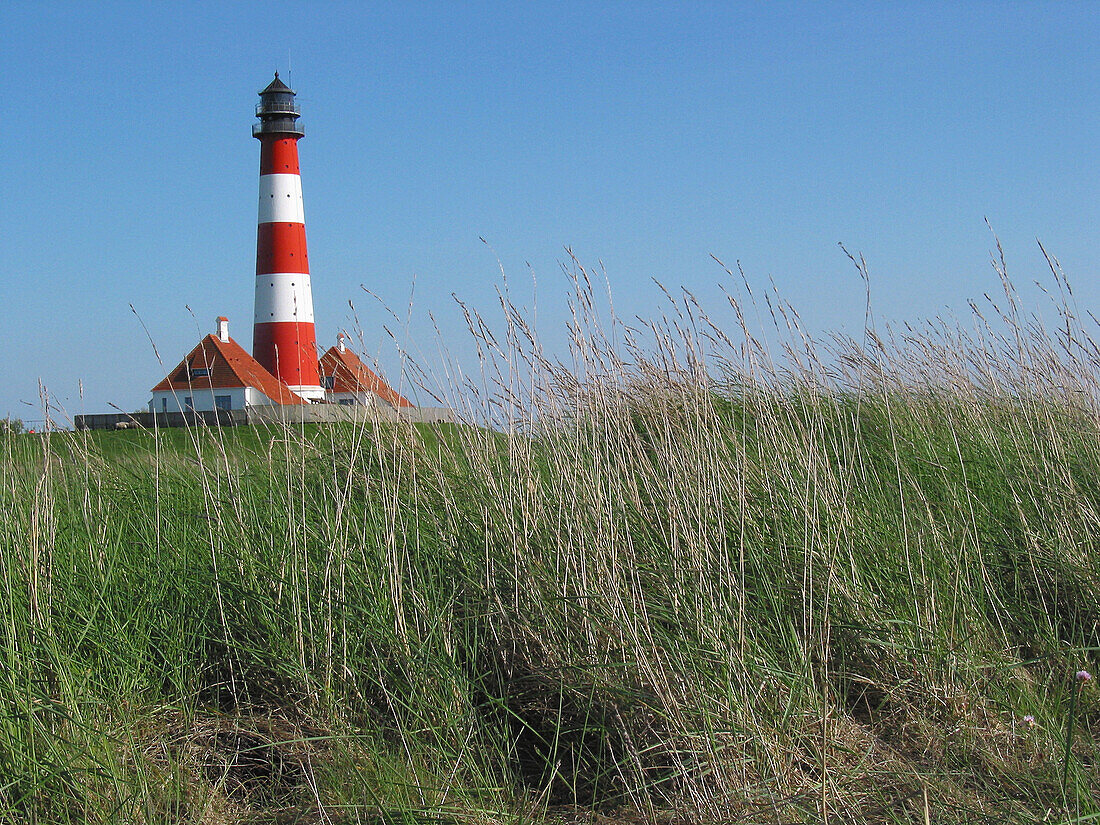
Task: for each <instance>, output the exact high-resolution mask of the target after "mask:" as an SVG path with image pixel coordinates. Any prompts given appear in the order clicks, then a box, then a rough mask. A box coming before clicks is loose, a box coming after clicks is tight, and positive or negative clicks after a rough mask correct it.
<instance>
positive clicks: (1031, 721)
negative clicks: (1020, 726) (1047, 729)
mask: <svg viewBox="0 0 1100 825" xmlns="http://www.w3.org/2000/svg"><path fill="white" fill-rule="evenodd" d="M1024 724H1025V725H1027V726H1028V727H1029V728H1033V727H1035V717H1034V716H1032V715H1031V714H1030V713H1029V714H1028V715H1027V716H1025V717H1024Z"/></svg>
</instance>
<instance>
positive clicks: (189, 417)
mask: <svg viewBox="0 0 1100 825" xmlns="http://www.w3.org/2000/svg"><path fill="white" fill-rule="evenodd" d="M247 423H248V415H247V413H246V412H245V411H244V410H202V411H198V412H196V411H194V410H189V411H187V412H158V413H151V412H135V413H99V414H96V415H78V416H76V418H75V419H74V421H73V424H74V426H75V427H76V428H77V429H78V430H130V429H140V430H151V429H153V428H154V427H194V426H196V425H202V426H206V427H238V426H240V425H241V424H247Z"/></svg>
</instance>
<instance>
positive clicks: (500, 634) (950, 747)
mask: <svg viewBox="0 0 1100 825" xmlns="http://www.w3.org/2000/svg"><path fill="white" fill-rule="evenodd" d="M586 279H587V275H586V274H585V273H584V271H583V270H578V284H579V288H578V291H577V296H576V310H577V313H576V316H577V321H576V324H575V326H574V327H573V328H572V341H573V347H574V350H573V353H572V354H573V361H572V362H571V363H569V364H566V365H563V364H560V363H556V362H551V361H548V360H546V359H545V358H543V357H542V355H541V350H540V348H539V345H538V341H537V340H536V339H535V337H534V336H533V335H532V334H531V333H530V332H529V331H528V330H527V328H526V326H525V325H524V319H523V318H522V316H521V315H520V314H519V313H518V312H516V311H515V310H514V309H512V308H510V307H505V309H506V311H507V321H506V323H505V324H504V326H505V330H504V331H502V332H501V333H499V334H498V335H496V336H494V335H493V334H491V333H490V332H489V331H488V328H487V326H486V325H484V324H483V323H482V322H481V319H479V318H478V317H477V316H476V315H471V316H470V320H471V330H472V333H473V339H472V343H473V344H474V345H476V346H477V347H478V348H479V350H480V351H481V352H482V354H483V359H484V361H483V363H484V367H485V369H484V375H485V376H486V377H485V379H484V380H481V379H479V380H478V381H477V382H464V381H462V380H460V379H456V380H455V382H454V383H455V386H454V387H453V388H452V392H453V393H454V396H455V402H456V404H457V403H459V401H458V399H462V401H461V404H462V405H464V407H463V409H464V412H465V413H466V414H467V416H468V418H469V419H470V421H471V422H472V423H471V424H468V425H459V426H442V427H434V428H429V427H407V426H379V427H370V426H366V425H364V426H359V427H356V426H347V427H317V428H311V427H307V428H301V427H298V428H294V427H289V428H283V429H280V428H272V429H263V428H241V429H236V430H205V429H199V430H192V431H184V430H174V431H164V432H159V433H156V432H149V431H143V432H138V431H128V432H118V433H94V434H83V433H55V434H53V435H51V436H49V437H48V438H43V437H35V436H6V437H3V440H0V450H2V451H3V456H4V459H3V469H2V475H0V508H2V511H0V512H2V518H0V536H2V541H3V548H4V551H3V553H2V555H0V581H2V588H0V597H2V601H0V657H3V658H2V667H0V821H2V822H11V823H24V822H39V823H46V822H50V823H53V822H97V823H98V822H139V823H169V822H171V823H180V822H188V823H243V822H336V823H342V822H372V823H382V822H386V823H396V822H463V823H465V822H486V823H488V822H515V823H519V822H532V823H534V822H542V821H544V820H546V821H554V822H574V821H575V822H601V823H609V822H630V823H633V822H661V823H681V822H682V823H694V822H699V823H717V822H730V821H743V822H760V823H791V822H822V821H832V822H936V823H941V822H978V821H988V822H1034V821H1038V820H1042V819H1045V820H1046V821H1058V822H1067V821H1071V822H1072V821H1077V822H1087V821H1093V820H1094V819H1096V818H1097V817H1100V759H1098V753H1097V747H1096V743H1097V737H1098V736H1100V692H1098V690H1097V687H1096V682H1095V681H1087V680H1084V679H1082V680H1078V679H1077V678H1076V677H1075V674H1076V673H1077V672H1078V671H1081V670H1084V671H1088V672H1089V673H1091V674H1095V673H1096V672H1097V666H1098V664H1100V549H1098V544H1097V538H1096V536H1097V534H1098V527H1100V383H1098V381H1097V378H1098V377H1100V351H1098V350H1097V348H1096V347H1095V346H1094V345H1093V344H1092V342H1091V339H1089V337H1088V335H1087V331H1086V330H1085V329H1084V328H1083V325H1082V324H1081V323H1079V321H1078V319H1077V317H1076V315H1075V313H1074V312H1073V311H1072V310H1071V303H1070V302H1066V303H1064V304H1063V305H1062V307H1061V316H1060V318H1061V323H1062V328H1061V329H1055V330H1052V331H1047V330H1045V329H1044V328H1043V327H1042V326H1041V325H1040V324H1039V323H1038V322H1037V321H1034V320H1029V319H1021V318H1020V317H1018V315H1017V313H1016V310H1015V308H1014V307H1015V296H1014V294H1013V293H1012V292H1011V289H1010V288H1006V294H1005V301H1004V302H1002V303H1004V304H1005V306H1006V307H1007V309H1005V311H1004V312H1000V313H998V312H997V311H996V310H995V308H991V310H990V312H988V313H985V314H984V315H983V314H982V312H979V311H977V310H976V311H975V314H974V316H973V317H972V318H971V319H969V320H968V321H967V325H966V326H965V327H963V326H958V325H956V326H950V325H947V324H943V323H939V322H935V323H931V324H929V325H927V326H926V327H925V328H924V329H923V330H918V331H913V330H904V331H902V332H899V333H898V334H897V335H896V336H892V337H891V336H888V335H886V334H885V333H884V334H883V336H882V337H881V338H880V337H878V336H876V335H875V333H874V330H873V329H869V330H868V334H867V337H866V340H865V341H863V342H852V341H844V340H833V341H826V342H819V341H812V340H810V339H809V338H808V337H805V336H803V335H802V334H801V332H800V325H799V321H798V319H797V316H795V315H794V314H793V312H791V311H790V309H789V308H788V307H785V306H783V305H782V304H781V303H777V302H769V306H770V308H771V309H772V311H773V317H774V318H775V320H776V329H777V330H781V331H783V332H784V337H783V340H784V341H786V343H785V344H783V343H781V344H778V345H775V346H776V352H775V353H774V356H773V353H772V352H771V351H769V349H768V348H767V347H765V346H764V345H762V344H761V343H759V342H758V341H757V340H756V339H755V338H753V337H752V336H750V335H749V334H748V332H747V331H746V330H747V325H746V324H742V323H741V322H739V321H738V320H737V319H739V318H740V317H741V314H742V311H743V309H742V307H741V306H740V305H739V304H738V303H737V302H736V301H734V300H731V306H729V307H726V308H724V311H723V314H724V316H726V317H731V318H733V319H735V320H734V323H733V326H734V328H735V329H737V330H738V334H737V335H736V336H735V335H733V334H732V332H730V331H729V330H728V329H727V330H723V329H720V328H719V327H718V325H716V324H714V323H712V322H711V321H710V320H709V319H708V317H707V315H706V314H705V313H704V312H703V311H702V310H701V309H700V308H699V307H698V306H697V305H696V304H695V303H694V301H693V300H692V299H691V298H690V296H686V297H685V298H684V299H682V300H675V301H672V300H670V303H669V310H668V312H667V314H666V315H667V317H666V319H665V320H663V321H660V322H655V323H653V324H652V325H650V326H648V327H640V328H638V329H635V330H626V329H625V328H622V327H619V326H617V325H615V324H612V325H611V327H610V329H605V328H604V327H602V326H601V325H600V324H599V323H597V321H596V315H597V313H596V310H595V309H594V308H593V305H592V301H591V290H590V289H589V288H588V286H587V284H586ZM1059 283H1061V281H1059ZM613 340H615V341H616V342H617V343H615V344H613V343H612V341H613ZM773 359H774V360H773ZM780 365H781V366H780ZM489 423H491V424H492V426H491V427H489V426H474V424H478V425H485V424H489Z"/></svg>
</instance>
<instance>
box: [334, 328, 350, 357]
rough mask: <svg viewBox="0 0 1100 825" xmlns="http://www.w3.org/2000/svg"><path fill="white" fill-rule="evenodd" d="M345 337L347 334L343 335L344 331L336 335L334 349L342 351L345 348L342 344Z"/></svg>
mask: <svg viewBox="0 0 1100 825" xmlns="http://www.w3.org/2000/svg"><path fill="white" fill-rule="evenodd" d="M347 337H348V336H346V335H344V333H342V332H341V333H340V334H339V335H337V336H336V349H338V350H340V352H343V351H344V350H346V349H347V346H345V344H344V341H345V340H346V339H347Z"/></svg>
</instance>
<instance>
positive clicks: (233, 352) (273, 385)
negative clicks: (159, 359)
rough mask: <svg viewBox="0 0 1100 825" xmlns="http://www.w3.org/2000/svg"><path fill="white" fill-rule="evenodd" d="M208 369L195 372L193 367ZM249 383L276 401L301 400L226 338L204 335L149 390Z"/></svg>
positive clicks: (289, 402)
mask: <svg viewBox="0 0 1100 825" xmlns="http://www.w3.org/2000/svg"><path fill="white" fill-rule="evenodd" d="M203 369H205V370H209V371H210V374H209V375H205V376H203V375H195V374H194V370H203ZM234 387H252V388H253V389H255V390H259V391H260V392H262V393H263V394H264V395H266V396H267V397H268V398H270V399H271V400H272V401H274V402H275V403H276V404H305V403H306V401H305V400H304V399H302V398H301V396H299V395H297V394H295V393H294V392H293V391H292V390H291V389H290V388H289V387H287V385H286V384H284V383H283V382H282V381H280V380H279V379H278V378H276V377H275V376H274V375H272V374H271V373H270V372H268V371H267V370H266V369H264V368H263V367H262V366H260V363H259V362H258V361H257V360H256V359H255V358H253V357H252V356H251V355H249V354H248V353H247V352H245V351H244V348H243V347H242V346H241V345H240V344H238V343H237V342H236V341H234V340H233V339H232V338H230V339H229V340H228V341H222V340H220V339H219V338H218V337H217V336H216V335H207V336H206V337H205V338H203V339H202V340H201V341H199V343H198V344H197V345H196V346H195V348H194V349H193V350H191V352H189V353H188V354H187V357H186V358H184V359H183V360H182V361H180V363H179V365H178V366H177V367H176V368H175V369H174V370H172V371H171V372H170V373H168V376H167V377H166V378H165V379H164V380H163V381H161V382H160V383H159V384H157V385H156V386H155V387H153V389H152V390H151V392H171V391H176V392H190V391H191V390H194V389H215V390H221V389H231V388H234Z"/></svg>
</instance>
